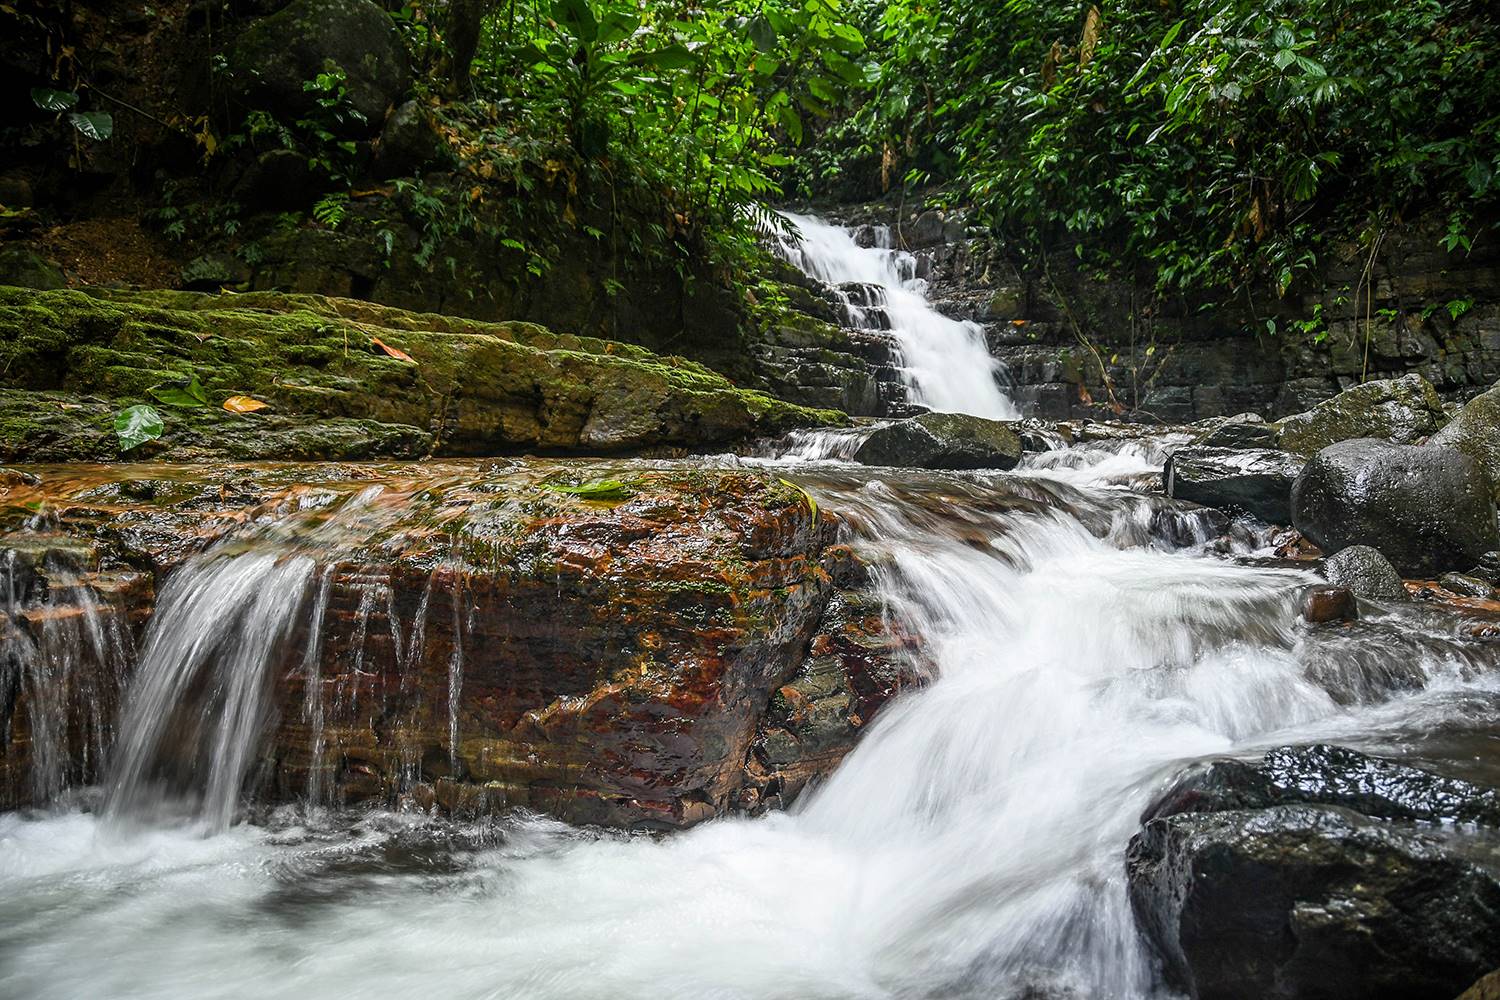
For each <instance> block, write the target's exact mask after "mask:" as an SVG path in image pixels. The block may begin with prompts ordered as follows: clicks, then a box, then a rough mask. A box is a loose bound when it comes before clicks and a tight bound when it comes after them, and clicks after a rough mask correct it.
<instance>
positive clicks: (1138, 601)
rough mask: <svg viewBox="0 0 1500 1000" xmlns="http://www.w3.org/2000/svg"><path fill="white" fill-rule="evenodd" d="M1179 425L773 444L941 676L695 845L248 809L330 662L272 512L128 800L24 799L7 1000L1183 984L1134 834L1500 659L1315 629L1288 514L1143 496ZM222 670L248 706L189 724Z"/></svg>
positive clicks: (728, 994)
mask: <svg viewBox="0 0 1500 1000" xmlns="http://www.w3.org/2000/svg"><path fill="white" fill-rule="evenodd" d="M797 221H798V222H799V224H800V225H801V226H802V228H803V233H804V236H805V237H807V239H808V241H809V244H810V247H809V248H808V249H806V250H805V259H804V263H805V265H806V266H807V267H808V268H809V270H812V271H814V272H815V273H819V274H820V275H821V276H822V277H824V278H826V279H828V280H830V281H833V282H860V283H865V284H868V285H873V286H878V287H879V288H880V289H882V290H883V295H884V302H885V305H884V308H886V309H888V310H889V311H890V316H891V319H892V328H893V330H895V331H896V332H897V333H898V335H899V337H900V338H901V343H902V350H903V354H904V357H905V362H906V364H907V365H908V366H909V369H910V372H911V384H912V388H913V392H914V394H915V395H916V397H917V399H918V400H919V401H921V402H925V403H927V404H929V405H932V406H935V407H939V408H950V409H961V410H966V411H969V412H974V413H980V414H986V415H990V416H1013V415H1014V409H1013V408H1012V407H1011V405H1010V403H1009V402H1008V400H1007V399H1006V398H1005V396H1004V395H1003V393H1002V392H1001V391H1000V389H999V387H998V383H997V381H996V379H995V370H994V367H993V365H992V364H989V363H987V355H984V354H983V342H982V338H979V339H977V340H976V337H977V336H978V335H977V334H976V332H975V331H974V330H973V329H970V328H968V327H966V326H964V325H963V324H954V323H952V321H947V320H943V319H942V317H940V316H937V314H936V313H935V312H933V311H932V310H931V308H930V307H929V306H927V304H926V302H925V300H924V299H922V297H921V294H920V290H919V289H914V288H913V287H912V286H911V282H910V275H909V273H908V272H906V271H904V270H903V268H904V267H905V266H906V265H905V264H903V263H902V261H901V259H900V257H899V255H897V254H896V253H895V252H894V251H890V250H882V249H879V248H875V249H871V250H862V249H860V248H857V247H854V245H853V242H852V240H850V239H849V237H848V235H847V234H846V233H843V231H842V230H836V229H834V228H833V227H827V226H822V225H821V224H818V223H815V222H813V221H812V220H807V219H798V220H797ZM846 244H847V245H846ZM830 247H832V249H829V248H830ZM820 248H821V249H820ZM933 317H936V319H934V318H933ZM940 321H941V322H940ZM976 352H977V354H976ZM1173 443H1174V441H1173V440H1172V439H1170V438H1167V439H1163V440H1158V441H1155V442H1153V441H1149V440H1147V441H1123V442H1115V443H1103V444H1094V445H1089V446H1079V447H1076V448H1061V449H1059V450H1056V451H1051V452H1045V453H1042V454H1040V455H1033V456H1031V457H1030V458H1029V459H1028V460H1027V462H1026V463H1024V464H1023V466H1022V467H1021V468H1019V469H1017V470H1016V471H1014V472H1011V473H1004V474H1002V473H973V474H937V473H926V472H919V471H912V470H896V469H863V468H858V467H854V466H850V465H847V464H843V463H839V462H827V461H823V462H798V461H793V460H791V459H790V458H789V457H788V456H786V455H785V454H784V455H783V456H782V457H781V458H779V459H776V460H774V461H775V464H776V467H777V472H778V474H781V475H787V476H790V477H792V478H794V479H795V480H796V481H797V482H798V483H799V484H800V485H802V486H804V487H805V488H806V489H808V490H809V491H810V492H811V493H812V494H813V495H814V496H815V497H816V499H817V501H818V503H819V504H820V505H822V506H823V507H824V508H826V509H829V510H836V511H838V512H839V513H840V515H841V516H842V517H843V518H844V520H845V524H846V525H847V531H848V532H849V536H850V540H851V542H852V543H853V544H854V546H855V547H856V549H857V550H858V551H859V552H860V553H861V554H862V555H863V556H864V557H865V558H866V559H867V561H868V562H869V563H870V564H871V565H872V566H874V567H875V575H876V586H877V588H878V591H879V594H880V597H881V598H882V599H883V601H884V602H885V605H886V607H887V608H888V614H889V615H890V616H891V617H892V618H893V619H894V620H896V621H897V622H898V623H899V624H900V625H901V626H902V627H904V628H905V629H906V630H908V631H909V632H910V633H912V634H915V635H919V636H921V637H922V639H923V641H924V644H925V654H926V656H927V657H928V659H929V660H930V662H931V665H932V672H933V676H932V679H931V681H930V683H928V684H927V685H926V686H924V687H921V688H918V689H916V690H914V691H912V692H909V693H907V694H905V695H903V696H901V697H900V698H899V699H898V700H897V701H895V702H894V703H893V704H891V705H890V706H888V707H887V708H886V709H885V710H884V711H883V712H882V713H881V714H880V715H879V716H878V717H877V719H876V721H875V723H874V724H873V726H872V727H871V728H870V730H869V731H868V732H867V733H866V734H865V735H864V737H863V739H862V742H861V743H860V744H859V746H858V747H857V748H856V750H855V751H854V752H853V753H852V754H851V755H850V756H849V757H848V758H847V759H846V760H845V761H844V763H843V764H842V765H841V766H840V767H839V769H838V770H837V771H836V772H835V773H834V774H833V776H832V777H831V778H830V779H829V780H828V781H827V782H826V783H825V784H823V785H822V786H821V787H818V788H815V789H814V790H813V791H812V792H811V793H809V794H805V795H804V796H802V798H801V799H800V800H799V801H798V802H797V803H796V805H795V807H794V808H793V809H792V810H791V811H789V812H783V813H772V814H769V815H766V816H764V817H761V818H757V819H749V818H738V817H732V818H725V819H721V820H718V821H714V822H709V823H705V824H702V825H700V826H698V827H695V828H693V829H691V830H689V831H688V832H685V833H679V834H674V835H669V836H651V835H626V834H621V833H614V832H601V831H598V830H584V829H577V828H572V827H569V826H566V825H564V824H561V823H559V822H556V821H553V820H549V819H544V818H538V817H535V816H529V815H510V816H507V817H504V818H501V819H493V820H488V821H483V822H473V823H459V822H450V821H445V820H441V819H437V818H434V817H431V816H429V815H426V814H423V813H417V812H411V813H392V812H365V811H354V810H347V811H346V810H337V809H331V808H327V807H323V806H319V805H317V804H316V803H317V800H318V795H317V792H316V788H315V787H314V788H313V789H310V791H311V792H312V795H311V798H312V803H311V804H308V805H306V806H284V807H281V808H280V809H278V810H275V811H270V812H261V813H258V814H256V816H255V821H254V822H248V821H246V820H245V818H244V816H245V814H244V813H243V811H242V808H241V802H240V799H239V796H240V790H241V787H242V785H243V782H244V779H245V776H246V769H247V767H248V766H249V762H250V759H251V758H252V757H253V755H254V753H255V747H256V742H255V741H256V738H257V734H258V732H259V731H260V729H261V721H262V717H263V715H264V712H265V705H264V689H263V685H264V684H265V683H266V677H267V673H266V670H265V669H264V667H263V666H262V664H263V663H264V662H267V661H268V659H267V658H268V657H269V656H270V651H271V650H273V649H275V648H277V647H278V646H280V645H284V644H286V643H290V642H294V641H301V642H305V643H308V644H310V647H309V648H311V649H315V648H316V644H317V643H318V642H319V641H320V639H319V636H318V635H317V634H316V632H315V631H314V632H313V633H312V634H308V633H307V631H306V630H303V631H301V632H299V631H297V629H296V623H297V622H298V621H300V620H305V619H306V616H307V615H309V614H312V615H313V618H314V620H320V615H321V607H320V603H319V602H320V601H326V589H320V588H321V581H322V579H323V577H322V576H321V575H320V571H319V569H318V567H317V565H316V564H315V563H314V561H313V560H312V559H309V558H308V557H306V556H305V555H303V554H301V550H300V549H298V548H297V547H296V546H295V545H294V544H293V543H292V542H291V541H290V540H289V539H287V538H283V537H281V536H278V535H277V534H276V532H275V531H274V530H272V531H262V532H261V533H259V534H255V535H252V536H247V537H249V538H253V539H254V542H253V544H252V543H250V542H246V541H243V540H242V541H241V542H240V543H238V547H236V548H225V549H221V550H218V551H215V552H210V553H208V554H207V555H205V556H201V557H198V558H197V559H195V560H193V561H190V562H189V563H188V564H187V565H186V566H184V567H183V568H182V569H180V570H178V571H177V573H176V575H175V576H174V577H173V578H172V579H171V580H170V581H169V582H168V584H167V586H166V587H165V588H164V590H163V593H162V595H161V598H160V602H159V607H158V610H157V612H156V615H155V618H154V619H153V621H152V623H151V625H150V626H149V629H148V632H147V635H146V638H145V640H144V642H143V645H142V651H141V655H140V664H139V666H138V667H137V669H136V674H135V678H136V679H135V681H134V683H133V687H132V689H131V692H130V697H129V700H128V702H127V705H126V709H125V713H124V716H123V721H122V724H121V731H120V735H119V741H118V744H117V746H116V748H115V761H114V767H113V770H112V772H111V778H110V782H109V787H108V788H107V789H105V790H104V792H103V794H102V795H101V796H89V795H84V796H82V797H81V799H77V800H67V799H64V800H63V801H62V802H61V803H60V804H59V805H57V806H55V807H54V808H53V809H51V810H50V811H44V810H38V811H33V812H30V813H15V814H9V815H3V816H0V996H5V997H15V998H70V1000H76V998H85V997H87V998H94V997H112V998H121V997H139V998H181V1000H208V998H215V997H236V998H248V997H255V998H271V997H286V998H299V1000H301V998H338V997H348V998H366V997H416V996H441V997H444V998H455V1000H456V998H497V1000H498V998H507V1000H509V998H518V1000H532V998H538V1000H540V998H557V1000H564V998H566V1000H577V998H599V1000H605V998H610V1000H614V998H643V1000H644V998H663V997H670V998H681V1000H704V998H724V1000H728V998H745V1000H752V998H753V1000H771V998H786V1000H821V998H827V1000H834V998H898V997H899V998H927V997H931V998H1009V997H1017V998H1019V997H1022V996H1027V997H1034V996H1047V997H1052V996H1059V997H1060V996H1067V997H1078V998H1105V997H1116V998H1125V997H1150V996H1155V995H1158V994H1159V993H1160V992H1161V988H1160V986H1159V984H1158V982H1157V972H1156V970H1155V968H1154V967H1153V964H1152V962H1151V960H1150V958H1149V957H1148V955H1147V952H1146V950H1145V947H1144V946H1143V944H1142V943H1141V940H1140V938H1139V936H1138V933H1137V930H1136V927H1135V923H1134V920H1133V918H1132V914H1131V911H1130V906H1129V903H1128V900H1127V895H1126V887H1125V872H1124V866H1123V852H1124V847H1125V844H1126V843H1127V841H1128V840H1129V839H1130V837H1131V835H1132V833H1133V832H1134V831H1135V830H1136V829H1137V827H1138V824H1139V818H1140V815H1141V812H1142V810H1143V809H1144V808H1145V807H1146V806H1147V805H1148V804H1149V803H1150V802H1151V801H1152V800H1153V798H1154V797H1155V796H1157V795H1159V794H1160V793H1161V791H1162V790H1163V789H1164V788H1165V787H1166V786H1167V784H1168V783H1169V782H1170V781H1171V780H1172V779H1173V777H1174V776H1175V775H1177V774H1178V773H1180V772H1181V770H1182V769H1183V768H1184V767H1185V766H1187V765H1188V764H1190V763H1191V762H1193V761H1196V760H1200V759H1203V758H1205V757H1211V756H1215V755H1226V754H1228V755H1233V754H1251V753H1253V752H1255V751H1257V750H1259V749H1262V748H1268V747H1272V746H1276V745H1281V744H1286V743H1298V742H1310V741H1314V740H1323V739H1331V740H1338V741H1341V742H1346V743H1358V744H1361V745H1366V746H1378V747H1384V748H1387V749H1394V750H1397V751H1401V750H1406V751H1414V752H1420V751H1421V749H1422V745H1423V743H1424V741H1425V740H1429V739H1433V738H1438V737H1441V736H1442V734H1444V733H1449V732H1456V733H1462V732H1463V731H1465V729H1466V727H1471V726H1474V725H1477V724H1480V723H1483V722H1485V721H1486V720H1489V719H1492V718H1493V717H1494V713H1495V708H1496V704H1497V699H1500V685H1497V677H1500V672H1497V671H1495V670H1494V669H1493V668H1494V667H1495V666H1496V665H1497V664H1496V663H1495V662H1494V661H1495V659H1496V654H1495V651H1494V647H1493V646H1490V647H1489V648H1488V651H1486V650H1485V648H1484V647H1480V646H1477V645H1476V644H1474V643H1472V642H1471V643H1465V642H1464V641H1462V640H1461V639H1460V638H1458V637H1456V636H1454V635H1452V634H1450V633H1448V632H1447V631H1446V627H1445V625H1444V623H1443V620H1442V619H1439V618H1433V617H1424V616H1423V615H1422V614H1421V613H1420V612H1417V611H1405V612H1401V617H1399V618H1398V617H1397V616H1396V612H1394V611H1392V612H1390V613H1389V614H1387V615H1378V614H1377V615H1375V616H1373V617H1367V618H1366V620H1364V621H1362V622H1361V623H1360V627H1359V628H1357V629H1352V630H1345V631H1343V632H1340V633H1338V634H1332V633H1328V632H1319V631H1318V630H1316V629H1313V628H1310V627H1309V626H1307V625H1306V624H1305V623H1303V622H1302V621H1301V619H1300V618H1299V617H1298V613H1297V600H1298V595H1299V593H1300V591H1301V589H1302V587H1303V586H1304V585H1305V584H1306V583H1308V582H1309V581H1310V580H1311V579H1312V577H1311V576H1310V574H1308V573H1306V572H1305V571H1303V570H1300V569H1296V568H1288V567H1286V566H1284V565H1281V564H1277V563H1276V562H1275V561H1274V560H1271V559H1268V558H1265V556H1264V553H1257V552H1256V550H1257V548H1258V547H1259V546H1260V545H1261V544H1262V541H1263V540H1262V539H1261V538H1260V537H1259V536H1258V535H1257V534H1256V532H1255V531H1253V530H1245V531H1243V532H1240V533H1239V534H1238V535H1236V536H1235V537H1237V538H1238V539H1239V542H1238V543H1237V544H1238V550H1237V551H1234V552H1224V551H1220V550H1218V549H1216V548H1215V547H1214V546H1213V545H1212V544H1211V543H1210V538H1211V536H1213V535H1214V534H1215V533H1214V532H1211V531H1209V530H1208V529H1207V525H1206V521H1205V518H1204V516H1203V515H1201V514H1196V513H1192V512H1187V511H1180V510H1177V509H1175V508H1174V507H1172V506H1171V505H1170V504H1168V503H1165V502H1163V501H1162V500H1161V499H1160V498H1159V497H1152V496H1148V495H1146V494H1145V493H1144V492H1140V491H1137V490H1136V489H1133V488H1132V487H1131V485H1130V484H1131V483H1133V482H1135V481H1136V480H1137V479H1138V478H1140V477H1142V476H1145V475H1147V474H1150V473H1155V472H1159V470H1160V468H1161V458H1162V448H1163V447H1170V446H1171V445H1172V444H1173ZM836 450H837V449H828V448H823V449H821V451H820V452H819V453H820V454H824V455H826V454H830V453H834V452H836ZM713 461H716V462H719V463H730V464H739V463H746V464H750V465H752V466H753V465H757V464H760V463H761V462H762V460H756V459H734V458H732V457H725V458H722V459H717V460H713ZM367 499H368V497H366V496H364V495H360V496H356V497H354V498H352V499H349V500H347V501H345V504H346V507H347V510H346V511H344V512H342V513H341V514H340V515H339V516H338V517H336V518H334V519H332V520H331V521H330V522H329V523H330V524H332V525H334V527H335V528H336V527H338V526H339V525H344V526H348V525H349V524H351V523H357V522H359V521H360V519H361V518H362V517H364V516H366V513H365V512H364V511H363V507H362V505H363V504H364V503H365V501H366V500H367ZM435 627H436V626H435ZM442 627H447V626H446V625H444V626H442ZM453 627H454V628H455V629H460V628H461V627H462V626H461V623H459V622H458V621H457V619H456V618H455V623H454V626H453ZM87 629H88V634H89V635H90V636H93V635H94V634H95V633H96V632H97V630H98V627H97V626H96V625H93V624H90V625H88V627H87ZM90 641H93V642H96V643H97V642H100V641H101V640H100V639H98V638H93V639H91V640H90ZM392 641H393V642H395V643H396V646H397V648H398V649H399V648H401V644H402V643H407V644H419V643H420V642H422V641H423V640H422V636H421V635H420V634H414V635H406V636H405V637H402V636H394V637H393V640H392ZM459 645H460V644H457V643H456V644H455V648H459ZM308 656H309V661H310V662H311V661H312V660H315V659H316V656H315V654H313V653H309V654H308ZM1393 665H1397V666H1393ZM452 670H453V671H454V672H455V673H454V678H455V679H454V681H453V684H455V685H457V684H461V681H462V662H461V660H457V659H456V661H455V663H454V665H453V667H452ZM1396 674H1399V676H1396ZM201 684H209V685H210V686H211V687H213V689H215V690H217V691H218V692H220V694H219V696H218V698H217V699H215V700H211V701H210V703H209V704H208V706H207V708H205V710H204V711H203V712H202V713H201V714H200V715H198V716H195V717H194V718H182V717H181V716H182V714H183V713H181V712H180V711H178V702H180V701H181V699H182V696H183V693H184V692H185V691H188V690H190V689H192V688H193V687H194V686H195V685H201ZM321 711H322V709H321V706H320V705H318V704H314V703H313V702H311V701H310V702H309V704H308V706H307V713H306V718H307V722H308V725H309V726H310V727H311V731H312V732H313V734H314V739H316V738H317V735H318V733H319V730H318V725H319V724H320V722H319V720H320V719H321ZM453 725H454V726H455V731H454V733H453V736H452V740H451V742H454V743H456V741H457V733H456V722H455V723H453ZM184 734H186V735H185V736H184ZM184 741H185V742H186V745H188V746H189V747H192V748H196V749H195V750H194V752H195V753H196V755H197V756H198V757H200V758H201V759H203V760H205V761H208V765H207V767H206V775H207V777H206V780H203V781H200V782H198V784H197V785H196V786H195V791H194V792H193V794H192V798H191V800H190V801H186V802H184V800H183V798H182V796H183V794H184V792H183V790H182V789H181V788H174V787H173V785H172V783H171V782H170V781H167V782H165V783H164V782H163V780H162V779H163V773H164V769H165V771H167V772H170V768H165V767H164V764H163V753H164V752H165V749H164V748H168V747H169V746H170V745H173V744H174V743H175V744H182V743H184Z"/></svg>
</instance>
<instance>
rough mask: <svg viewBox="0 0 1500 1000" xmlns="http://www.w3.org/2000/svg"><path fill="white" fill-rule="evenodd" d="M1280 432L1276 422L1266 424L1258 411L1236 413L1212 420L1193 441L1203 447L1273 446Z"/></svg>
mask: <svg viewBox="0 0 1500 1000" xmlns="http://www.w3.org/2000/svg"><path fill="white" fill-rule="evenodd" d="M1280 433H1281V427H1280V426H1279V425H1278V424H1268V423H1266V422H1265V419H1264V418H1263V417H1262V416H1261V415H1260V414H1259V413H1237V414H1235V415H1234V416H1232V417H1224V418H1223V419H1221V420H1217V421H1215V422H1214V426H1212V427H1210V428H1209V429H1208V430H1206V431H1204V432H1203V433H1202V434H1201V435H1199V436H1198V438H1197V440H1195V441H1194V442H1193V444H1195V445H1200V446H1202V447H1205V448H1274V447H1276V438H1277V436H1278V435H1279V434H1280Z"/></svg>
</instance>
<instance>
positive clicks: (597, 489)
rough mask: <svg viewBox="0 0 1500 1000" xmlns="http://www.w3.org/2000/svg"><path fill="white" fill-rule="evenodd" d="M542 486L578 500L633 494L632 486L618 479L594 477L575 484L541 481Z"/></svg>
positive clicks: (612, 497) (626, 497) (611, 498)
mask: <svg viewBox="0 0 1500 1000" xmlns="http://www.w3.org/2000/svg"><path fill="white" fill-rule="evenodd" d="M542 486H543V488H545V489H549V490H551V491H552V492H554V493H566V494H568V495H569V496H574V497H578V498H579V499H580V500H629V499H630V498H631V497H633V496H635V490H634V488H632V487H631V486H630V485H628V484H626V483H622V482H621V481H620V480H618V479H596V480H594V481H593V482H591V483H580V484H579V485H577V486H566V485H563V484H561V483H543V484H542Z"/></svg>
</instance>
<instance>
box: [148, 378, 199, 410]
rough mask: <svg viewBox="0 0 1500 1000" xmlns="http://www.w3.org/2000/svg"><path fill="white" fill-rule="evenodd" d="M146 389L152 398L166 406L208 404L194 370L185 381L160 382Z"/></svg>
mask: <svg viewBox="0 0 1500 1000" xmlns="http://www.w3.org/2000/svg"><path fill="white" fill-rule="evenodd" d="M146 391H147V392H149V393H151V396H152V398H153V399H155V400H156V401H157V402H158V403H166V404H167V405H168V406H207V405H208V393H206V392H204V391H203V386H202V385H200V384H199V383H198V375H197V373H196V372H195V373H194V374H193V377H192V378H190V379H188V380H187V381H185V382H181V381H179V382H162V383H161V384H159V385H153V386H152V387H151V388H150V389H148V390H146Z"/></svg>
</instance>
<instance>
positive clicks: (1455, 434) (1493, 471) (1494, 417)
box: [1427, 384, 1500, 498]
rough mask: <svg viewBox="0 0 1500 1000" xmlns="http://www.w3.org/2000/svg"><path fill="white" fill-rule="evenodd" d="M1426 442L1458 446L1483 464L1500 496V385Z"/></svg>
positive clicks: (1472, 402)
mask: <svg viewBox="0 0 1500 1000" xmlns="http://www.w3.org/2000/svg"><path fill="white" fill-rule="evenodd" d="M1427 443H1428V444H1429V445H1432V446H1434V447H1438V448H1456V449H1458V450H1459V451H1461V452H1463V453H1465V454H1466V455H1468V456H1469V457H1470V458H1472V459H1474V461H1476V462H1478V463H1479V464H1480V465H1481V466H1483V467H1484V471H1485V473H1486V474H1487V475H1488V476H1489V478H1490V487H1491V489H1492V490H1493V491H1494V493H1495V496H1496V497H1497V498H1500V384H1496V385H1494V386H1492V387H1491V388H1490V389H1489V390H1488V391H1486V392H1482V393H1480V394H1479V395H1477V396H1475V397H1474V398H1473V399H1471V400H1469V401H1468V403H1466V404H1464V406H1463V408H1461V409H1460V410H1459V411H1458V413H1456V414H1454V416H1453V420H1452V421H1451V422H1450V423H1449V424H1448V426H1446V427H1444V428H1443V429H1442V430H1440V431H1438V432H1437V433H1436V434H1434V435H1433V436H1432V437H1431V438H1430V439H1428V441H1427Z"/></svg>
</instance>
